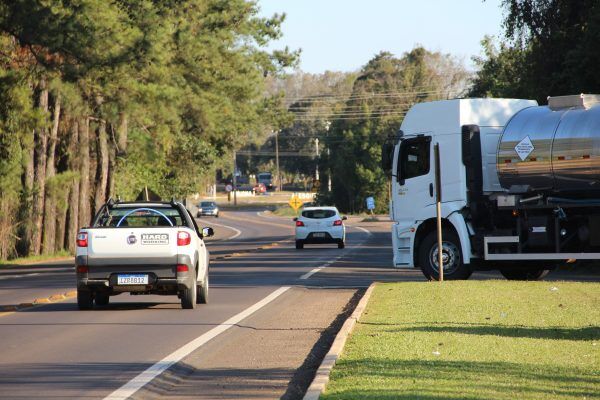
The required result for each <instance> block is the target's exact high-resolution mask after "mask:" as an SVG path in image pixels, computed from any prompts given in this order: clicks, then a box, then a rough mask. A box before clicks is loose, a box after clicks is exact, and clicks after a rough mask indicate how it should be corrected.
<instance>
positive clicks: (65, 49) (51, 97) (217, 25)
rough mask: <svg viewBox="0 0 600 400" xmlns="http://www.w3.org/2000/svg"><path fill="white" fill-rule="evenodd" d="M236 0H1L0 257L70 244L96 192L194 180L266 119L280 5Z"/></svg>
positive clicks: (178, 191)
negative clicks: (271, 9)
mask: <svg viewBox="0 0 600 400" xmlns="http://www.w3.org/2000/svg"><path fill="white" fill-rule="evenodd" d="M257 12H258V9H257V5H256V4H255V2H253V1H245V0H177V1H175V0H161V1H151V0H62V1H58V0H57V1H42V0H10V1H9V0H3V1H1V2H0V93H1V96H0V259H3V258H9V257H14V256H16V255H36V254H40V253H53V252H55V251H57V250H61V249H68V250H73V245H74V244H73V238H74V237H75V234H76V231H77V229H78V227H80V226H82V225H86V224H88V223H89V222H90V218H91V216H92V214H93V212H94V211H95V210H96V209H97V208H98V207H99V206H100V205H101V204H102V203H104V202H105V201H106V200H107V199H108V198H109V197H111V196H112V197H115V196H117V195H119V196H121V197H123V198H125V199H131V198H132V197H134V196H135V195H136V194H137V193H138V192H139V190H140V188H142V187H144V186H149V187H151V188H153V189H154V190H155V191H157V192H158V193H159V194H160V195H162V196H164V197H170V196H183V195H185V194H188V193H190V192H193V191H195V190H196V189H197V187H198V182H199V181H200V180H201V179H202V178H203V177H204V176H206V175H207V174H209V173H210V174H212V171H214V165H215V164H218V163H219V160H220V159H221V158H222V157H223V156H224V155H225V154H227V153H230V152H231V150H232V148H234V147H237V146H239V145H240V144H242V143H244V142H246V141H247V140H248V138H249V137H250V136H252V135H260V134H261V133H262V132H265V131H270V130H271V129H272V128H273V127H277V124H278V121H279V119H280V115H282V113H281V112H280V111H279V110H280V109H281V106H282V104H283V103H282V100H281V98H277V97H265V89H264V80H265V76H267V75H270V74H276V73H278V72H279V71H281V69H282V68H284V67H286V66H290V65H293V64H294V63H295V62H296V59H297V54H295V53H294V52H289V51H287V49H286V50H284V51H274V52H271V53H269V52H266V51H265V50H263V48H264V46H265V45H266V44H267V43H268V42H269V41H270V40H272V39H275V38H278V37H279V35H280V30H279V27H280V24H281V22H282V21H283V16H279V15H275V16H273V17H272V18H268V19H265V18H259V17H258V16H257Z"/></svg>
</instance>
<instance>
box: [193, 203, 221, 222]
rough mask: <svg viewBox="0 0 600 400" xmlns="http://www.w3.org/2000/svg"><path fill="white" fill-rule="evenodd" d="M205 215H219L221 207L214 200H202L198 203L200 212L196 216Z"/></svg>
mask: <svg viewBox="0 0 600 400" xmlns="http://www.w3.org/2000/svg"><path fill="white" fill-rule="evenodd" d="M204 215H209V216H210V215H212V216H213V217H216V218H218V217H219V207H218V206H217V203H215V202H214V201H202V202H200V203H198V212H197V213H196V217H197V218H200V217H202V216H204Z"/></svg>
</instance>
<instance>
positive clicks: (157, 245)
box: [87, 228, 177, 266]
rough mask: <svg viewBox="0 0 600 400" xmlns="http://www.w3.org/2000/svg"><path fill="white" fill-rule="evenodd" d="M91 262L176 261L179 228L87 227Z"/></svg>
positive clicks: (173, 262) (124, 263) (106, 263)
mask: <svg viewBox="0 0 600 400" xmlns="http://www.w3.org/2000/svg"><path fill="white" fill-rule="evenodd" d="M88 241H89V244H88V253H87V257H88V265H90V266H92V265H103V266H106V265H111V264H112V265H131V264H137V265H140V264H141V265H143V264H148V265H156V264H172V265H175V264H176V263H177V230H176V229H173V228H171V229H166V228H128V229H117V228H93V229H89V230H88Z"/></svg>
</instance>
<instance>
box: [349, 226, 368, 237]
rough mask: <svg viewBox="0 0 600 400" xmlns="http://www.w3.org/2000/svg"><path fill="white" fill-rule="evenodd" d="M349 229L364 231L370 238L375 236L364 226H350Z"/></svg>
mask: <svg viewBox="0 0 600 400" xmlns="http://www.w3.org/2000/svg"><path fill="white" fill-rule="evenodd" d="M348 227H350V228H354V229H358V230H361V231H363V232H364V233H366V234H367V235H369V236H372V235H373V234H372V233H371V231H370V230H368V229H366V228H363V227H362V226H354V225H348Z"/></svg>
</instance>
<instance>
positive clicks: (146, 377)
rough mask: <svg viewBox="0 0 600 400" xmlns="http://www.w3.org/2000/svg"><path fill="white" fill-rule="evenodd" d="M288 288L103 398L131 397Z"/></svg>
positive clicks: (280, 289) (283, 288)
mask: <svg viewBox="0 0 600 400" xmlns="http://www.w3.org/2000/svg"><path fill="white" fill-rule="evenodd" d="M289 289H290V286H283V287H280V288H279V289H277V290H275V291H274V292H273V293H271V294H270V295H268V296H267V297H265V298H264V299H262V300H261V301H259V302H258V303H256V304H254V305H253V306H250V307H248V308H246V309H245V310H244V311H242V312H240V313H239V314H236V315H234V316H233V317H231V318H229V319H228V320H227V321H225V322H223V323H222V324H220V325H217V326H216V327H214V328H213V329H211V330H209V331H208V332H206V333H204V334H202V335H200V336H198V337H197V338H196V339H194V340H192V341H191V342H189V343H187V344H186V345H184V346H182V347H180V348H179V349H177V350H175V351H174V352H173V353H171V354H169V355H168V356H166V357H165V358H163V359H162V360H160V361H159V362H157V363H156V364H154V365H153V366H151V367H150V368H148V369H146V370H145V371H143V372H142V373H140V374H139V375H137V376H136V377H135V378H133V379H131V380H130V381H129V382H127V383H126V384H124V385H123V386H121V387H120V388H119V389H117V390H115V391H114V392H112V393H111V394H109V395H108V396H106V397H105V398H104V400H123V399H127V398H129V397H131V396H132V395H133V394H134V393H135V392H137V391H138V390H140V389H141V388H142V387H144V386H145V385H146V384H148V383H150V382H151V381H152V380H153V379H154V378H156V377H157V376H159V375H160V374H162V373H163V372H165V371H166V370H167V369H169V368H170V367H171V366H173V365H175V364H176V363H178V362H179V361H181V360H182V359H183V358H184V357H186V356H188V355H189V354H191V353H192V352H193V351H195V350H197V349H198V348H200V347H201V346H202V345H204V344H205V343H207V342H208V341H210V340H211V339H214V338H215V337H217V336H218V335H220V334H221V333H223V332H225V331H226V330H228V329H229V328H231V327H233V326H235V325H236V324H238V323H239V322H241V321H242V320H244V319H245V318H247V317H249V316H250V315H252V314H254V313H255V312H256V311H258V310H260V309H261V308H263V307H264V306H266V305H267V304H269V303H270V302H272V301H273V300H275V299H276V298H277V297H279V296H281V295H282V294H283V293H285V292H286V291H288V290H289Z"/></svg>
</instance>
